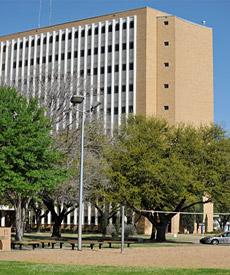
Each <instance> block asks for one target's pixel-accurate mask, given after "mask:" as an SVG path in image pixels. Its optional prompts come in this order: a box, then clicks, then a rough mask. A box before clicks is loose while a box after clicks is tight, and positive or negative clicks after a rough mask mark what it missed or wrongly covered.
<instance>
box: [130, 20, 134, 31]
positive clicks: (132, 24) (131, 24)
mask: <svg viewBox="0 0 230 275" xmlns="http://www.w3.org/2000/svg"><path fill="white" fill-rule="evenodd" d="M129 27H130V29H133V28H134V21H131V22H130V26H129Z"/></svg>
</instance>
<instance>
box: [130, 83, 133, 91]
mask: <svg viewBox="0 0 230 275" xmlns="http://www.w3.org/2000/svg"><path fill="white" fill-rule="evenodd" d="M129 91H130V92H133V84H129Z"/></svg>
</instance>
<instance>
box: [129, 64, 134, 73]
mask: <svg viewBox="0 0 230 275" xmlns="http://www.w3.org/2000/svg"><path fill="white" fill-rule="evenodd" d="M129 70H131V71H132V70H133V63H129Z"/></svg>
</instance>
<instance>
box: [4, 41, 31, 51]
mask: <svg viewBox="0 0 230 275" xmlns="http://www.w3.org/2000/svg"><path fill="white" fill-rule="evenodd" d="M27 42H28V41H27ZM3 52H4V53H5V52H6V45H4V46H3Z"/></svg>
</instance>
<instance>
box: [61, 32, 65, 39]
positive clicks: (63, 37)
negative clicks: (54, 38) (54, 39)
mask: <svg viewBox="0 0 230 275" xmlns="http://www.w3.org/2000/svg"><path fill="white" fill-rule="evenodd" d="M61 40H62V41H64V40H65V33H63V34H62V37H61Z"/></svg>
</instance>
